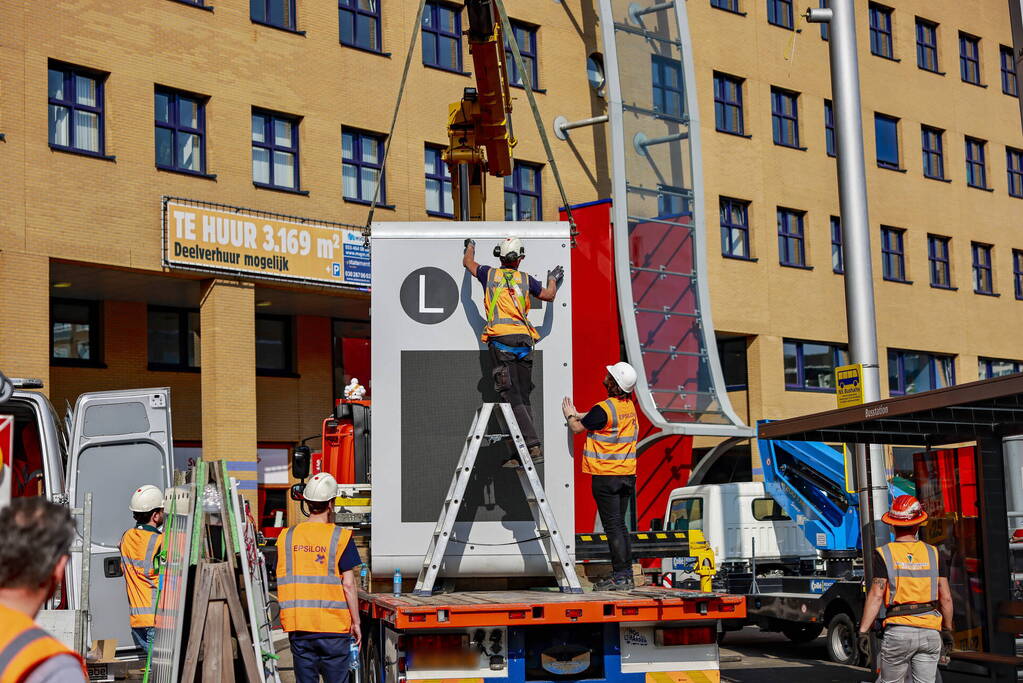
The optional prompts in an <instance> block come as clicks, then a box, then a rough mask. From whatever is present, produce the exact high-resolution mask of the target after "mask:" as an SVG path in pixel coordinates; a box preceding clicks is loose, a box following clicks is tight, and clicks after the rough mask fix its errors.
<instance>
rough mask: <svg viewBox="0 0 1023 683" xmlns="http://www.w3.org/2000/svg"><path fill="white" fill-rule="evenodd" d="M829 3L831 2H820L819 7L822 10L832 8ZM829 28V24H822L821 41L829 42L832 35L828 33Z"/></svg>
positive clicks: (828, 0)
mask: <svg viewBox="0 0 1023 683" xmlns="http://www.w3.org/2000/svg"><path fill="white" fill-rule="evenodd" d="M829 2H830V0H819V2H818V6H819V7H821V8H822V9H824V8H827V7H829V6H830V5H829V4H828V3H829ZM828 28H829V25H828V22H826V21H825V22H822V23H821V40H828V39H829V38H830V36H831V33H830V32H829V31H828Z"/></svg>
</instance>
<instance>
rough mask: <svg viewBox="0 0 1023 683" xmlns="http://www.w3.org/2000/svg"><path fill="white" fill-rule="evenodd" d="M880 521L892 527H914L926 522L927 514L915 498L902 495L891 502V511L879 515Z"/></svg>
mask: <svg viewBox="0 0 1023 683" xmlns="http://www.w3.org/2000/svg"><path fill="white" fill-rule="evenodd" d="M881 521H883V522H884V523H885V524H891V525H892V526H916V525H917V524H923V523H924V522H926V521H927V513H926V512H925V511H924V508H923V506H922V505H920V501H919V500H917V499H916V496H909V495H903V496H899V497H898V498H896V499H895V500H893V501H892V507H891V509H890V510H888V512H886V513H884V514H883V515H881Z"/></svg>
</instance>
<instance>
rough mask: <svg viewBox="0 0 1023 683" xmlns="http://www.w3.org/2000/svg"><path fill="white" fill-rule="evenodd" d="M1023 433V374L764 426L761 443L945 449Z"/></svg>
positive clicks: (760, 430)
mask: <svg viewBox="0 0 1023 683" xmlns="http://www.w3.org/2000/svg"><path fill="white" fill-rule="evenodd" d="M1015 434H1023V374H1017V375H1006V376H1004V377H996V378H994V379H986V380H981V381H979V382H971V383H969V384H960V385H958V386H953V387H946V388H944V389H935V390H934V391H925V392H922V393H919V394H909V395H906V396H896V397H893V398H889V399H885V400H883V401H874V402H873V403H864V404H862V405H858V406H851V407H846V408H839V409H837V410H828V411H825V412H822V413H813V414H810V415H802V416H800V417H793V418H790V419H787V420H778V421H776V422H765V423H762V424H761V425H760V427H759V429H758V434H757V435H758V436H759V437H760V438H761V439H788V440H792V441H824V442H829V443H862V444H893V445H906V446H941V445H947V444H955V443H964V442H968V441H976V440H978V439H981V438H984V437H1005V436H1012V435H1015Z"/></svg>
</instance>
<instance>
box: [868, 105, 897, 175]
mask: <svg viewBox="0 0 1023 683" xmlns="http://www.w3.org/2000/svg"><path fill="white" fill-rule="evenodd" d="M879 122H883V123H890V124H892V127H893V128H894V130H895V161H894V162H892V161H889V160H887V159H882V158H881V153H880V152H881V149H880V141H879V136H878V134H877V133H878V123H879ZM899 122H900V119H898V118H897V117H895V116H889V115H888V114H882V113H880V112H874V157H875V159H876V161H877V165H878V167H880V168H886V169H889V170H891V171H901V170H903V169H902V146H901V145H900V143H899Z"/></svg>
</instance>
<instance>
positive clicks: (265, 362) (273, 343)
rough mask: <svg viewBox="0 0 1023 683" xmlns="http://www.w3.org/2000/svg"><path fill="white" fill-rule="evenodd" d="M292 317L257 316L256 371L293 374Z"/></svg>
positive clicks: (270, 373) (267, 373) (264, 373)
mask: <svg viewBox="0 0 1023 683" xmlns="http://www.w3.org/2000/svg"><path fill="white" fill-rule="evenodd" d="M292 326H293V323H292V319H291V317H290V316H287V315H257V316H256V372H257V373H258V374H262V375H292V374H294V372H295V353H294V348H293V344H292Z"/></svg>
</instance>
